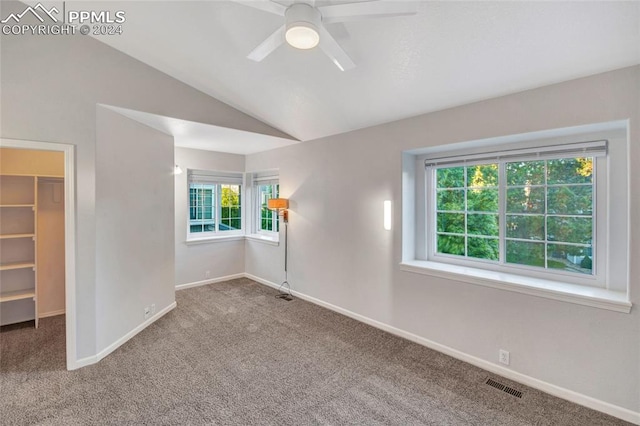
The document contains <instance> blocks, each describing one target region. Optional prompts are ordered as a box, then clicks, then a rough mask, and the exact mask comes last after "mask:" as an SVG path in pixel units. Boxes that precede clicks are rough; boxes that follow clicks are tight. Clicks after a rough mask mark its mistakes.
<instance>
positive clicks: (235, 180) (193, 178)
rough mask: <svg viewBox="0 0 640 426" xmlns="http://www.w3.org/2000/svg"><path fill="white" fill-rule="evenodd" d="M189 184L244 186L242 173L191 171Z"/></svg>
mask: <svg viewBox="0 0 640 426" xmlns="http://www.w3.org/2000/svg"><path fill="white" fill-rule="evenodd" d="M189 183H208V184H216V183H225V184H229V185H242V173H234V172H210V171H206V170H189Z"/></svg>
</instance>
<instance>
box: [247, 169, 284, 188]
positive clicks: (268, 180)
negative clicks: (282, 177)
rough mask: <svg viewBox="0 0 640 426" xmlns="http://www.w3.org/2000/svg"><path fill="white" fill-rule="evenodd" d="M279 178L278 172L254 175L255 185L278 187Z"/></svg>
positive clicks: (271, 171) (272, 171)
mask: <svg viewBox="0 0 640 426" xmlns="http://www.w3.org/2000/svg"><path fill="white" fill-rule="evenodd" d="M278 182H279V176H278V171H277V170H270V171H265V172H257V173H254V174H253V183H254V184H256V185H277V184H278Z"/></svg>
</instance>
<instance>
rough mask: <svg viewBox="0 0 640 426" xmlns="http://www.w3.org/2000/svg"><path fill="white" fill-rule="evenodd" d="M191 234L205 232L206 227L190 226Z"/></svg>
mask: <svg viewBox="0 0 640 426" xmlns="http://www.w3.org/2000/svg"><path fill="white" fill-rule="evenodd" d="M189 232H191V233H194V232H204V226H203V225H190V226H189Z"/></svg>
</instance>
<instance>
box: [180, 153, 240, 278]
mask: <svg viewBox="0 0 640 426" xmlns="http://www.w3.org/2000/svg"><path fill="white" fill-rule="evenodd" d="M175 162H176V164H177V165H179V166H180V167H181V168H182V171H183V173H182V174H180V175H177V176H175V194H176V196H175V211H176V218H175V235H176V241H175V248H176V250H175V251H176V279H175V284H176V285H180V284H189V283H194V282H199V281H204V280H206V279H209V278H211V279H215V278H219V277H225V276H228V275H234V274H241V273H243V272H244V253H245V250H244V244H245V243H244V241H243V240H239V241H238V240H235V241H215V242H207V243H199V244H189V245H187V244H186V240H187V219H188V216H187V214H188V203H189V193H188V187H187V169H197V170H211V171H217V172H241V173H243V172H244V155H237V154H225V153H221V152H211V151H201V150H198V149H188V148H176V149H175ZM207 271H210V273H211V275H210V277H209V278H207V277H206V272H207Z"/></svg>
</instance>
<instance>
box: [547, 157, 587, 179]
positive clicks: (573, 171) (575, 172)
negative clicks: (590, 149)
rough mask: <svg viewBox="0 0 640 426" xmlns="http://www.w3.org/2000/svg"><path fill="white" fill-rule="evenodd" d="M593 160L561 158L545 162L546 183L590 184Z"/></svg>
mask: <svg viewBox="0 0 640 426" xmlns="http://www.w3.org/2000/svg"><path fill="white" fill-rule="evenodd" d="M592 174H593V158H561V159H559V160H549V161H547V183H548V184H549V185H553V184H559V183H591V177H592Z"/></svg>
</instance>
